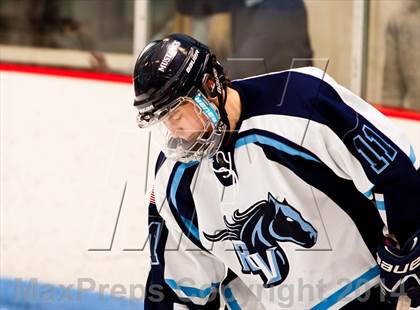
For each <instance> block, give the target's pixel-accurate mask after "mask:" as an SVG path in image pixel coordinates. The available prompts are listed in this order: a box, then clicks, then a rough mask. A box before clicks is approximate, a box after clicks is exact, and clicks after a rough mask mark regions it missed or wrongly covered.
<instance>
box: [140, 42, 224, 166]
mask: <svg viewBox="0 0 420 310" xmlns="http://www.w3.org/2000/svg"><path fill="white" fill-rule="evenodd" d="M133 79H134V90H135V99H134V106H135V107H136V108H137V109H138V116H137V124H138V126H139V127H140V128H145V127H149V126H151V125H153V124H155V123H160V124H161V123H162V122H161V121H162V120H164V119H165V118H166V117H168V115H170V114H171V112H173V111H175V110H176V109H177V108H178V107H180V106H181V105H183V104H186V103H189V104H192V105H194V106H195V109H196V110H197V113H199V114H202V115H205V116H206V118H207V119H208V122H207V121H206V122H204V123H203V127H202V128H201V129H200V132H199V133H197V135H194V139H189V140H186V139H183V138H180V137H177V136H174V135H173V133H172V134H171V133H170V132H169V131H166V132H165V137H166V141H165V146H164V148H163V151H164V153H165V155H166V156H167V157H170V158H173V159H175V160H179V161H184V162H188V161H191V160H200V159H202V158H204V157H209V156H212V155H213V154H214V153H215V152H216V151H217V149H218V148H219V146H220V144H221V141H222V139H223V136H224V133H225V131H226V129H227V124H228V121H227V116H226V112H225V110H224V103H225V100H226V85H227V81H226V79H225V77H224V72H223V68H222V66H221V65H220V64H219V62H218V61H217V59H216V57H215V56H214V55H213V54H211V52H210V50H209V48H208V47H207V46H205V45H204V44H202V43H200V42H198V41H197V40H195V39H194V38H192V37H189V36H187V35H184V34H172V35H170V36H168V37H167V38H164V39H163V40H156V41H153V42H151V43H150V44H149V45H147V46H146V47H145V48H144V49H143V51H142V52H141V53H140V55H139V57H138V58H137V61H136V64H135V67H134V73H133ZM209 79H211V80H212V81H213V82H214V83H207V81H208V80H209ZM208 85H213V87H209V86H208ZM212 98H218V102H219V106H216V105H215V104H214V103H213V102H212V101H211V100H209V99H212ZM201 119H203V117H201ZM161 127H162V126H161Z"/></svg>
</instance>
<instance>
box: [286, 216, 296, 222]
mask: <svg viewBox="0 0 420 310" xmlns="http://www.w3.org/2000/svg"><path fill="white" fill-rule="evenodd" d="M286 221H288V222H294V221H295V220H294V219H292V218H290V217H286Z"/></svg>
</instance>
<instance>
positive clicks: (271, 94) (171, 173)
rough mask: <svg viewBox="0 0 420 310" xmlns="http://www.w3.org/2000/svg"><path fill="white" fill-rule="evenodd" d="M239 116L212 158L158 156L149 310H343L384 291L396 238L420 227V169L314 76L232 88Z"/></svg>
mask: <svg viewBox="0 0 420 310" xmlns="http://www.w3.org/2000/svg"><path fill="white" fill-rule="evenodd" d="M232 88H234V89H235V90H237V91H238V92H239V95H240V98H241V105H242V113H241V118H240V121H239V123H238V125H237V128H236V131H235V132H234V133H232V135H231V138H230V140H229V143H228V144H227V145H225V146H224V147H223V148H222V149H221V150H220V151H219V152H218V153H217V154H216V155H215V156H214V157H213V158H212V159H206V160H203V161H202V162H190V163H180V162H174V161H171V160H168V159H165V157H164V156H163V155H161V156H160V157H159V159H158V163H157V167H156V177H155V187H154V194H153V195H152V199H151V203H150V206H149V231H150V247H151V266H152V268H151V272H150V275H149V279H148V285H147V286H148V292H147V296H146V300H145V307H146V309H187V308H189V309H218V308H219V307H223V306H224V305H225V306H226V307H227V308H228V309H235V310H236V309H252V310H255V309H328V308H331V309H337V308H340V307H341V306H343V305H344V304H346V303H348V302H350V301H351V300H353V299H355V298H356V297H358V296H360V295H361V294H362V293H363V292H365V291H366V290H368V289H369V288H371V287H372V286H374V285H376V284H377V283H378V280H379V269H378V267H377V264H376V262H375V252H376V248H377V246H378V244H379V243H380V242H381V238H382V234H383V232H384V230H385V232H387V231H388V230H389V231H390V232H391V233H393V234H395V235H396V236H397V238H398V239H399V240H405V239H407V238H408V237H409V236H410V235H411V234H412V233H414V232H415V231H416V230H417V229H418V228H419V227H420V214H419V207H418V206H419V202H420V174H419V160H418V158H417V157H416V156H415V154H414V151H413V148H412V147H411V146H410V144H409V142H408V140H407V138H406V137H405V136H404V135H403V134H402V132H401V131H400V130H399V129H398V128H396V127H395V126H394V125H393V124H392V123H391V122H390V121H389V120H388V119H387V118H386V117H385V116H383V115H382V114H381V113H379V112H378V111H377V110H376V109H374V108H373V107H372V106H370V105H369V104H368V103H366V102H364V101H363V100H362V99H360V98H359V97H357V96H356V95H354V94H352V93H351V92H350V91H348V90H347V89H345V88H344V87H342V86H340V85H339V84H337V83H336V82H335V81H334V80H333V79H332V78H331V77H329V76H328V75H326V74H325V75H324V72H322V71H321V70H319V69H317V68H313V67H307V68H301V69H296V70H289V71H282V72H278V73H271V74H267V75H262V76H257V77H252V78H248V79H244V80H238V81H234V82H233V83H232Z"/></svg>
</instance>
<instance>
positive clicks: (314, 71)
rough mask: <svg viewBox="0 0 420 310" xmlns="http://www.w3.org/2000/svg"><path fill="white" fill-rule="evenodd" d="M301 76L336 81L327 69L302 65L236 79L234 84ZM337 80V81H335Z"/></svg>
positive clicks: (248, 83) (302, 77)
mask: <svg viewBox="0 0 420 310" xmlns="http://www.w3.org/2000/svg"><path fill="white" fill-rule="evenodd" d="M299 77H300V78H301V79H305V78H306V79H308V80H311V79H319V80H327V82H329V81H331V82H332V81H334V80H333V79H332V78H331V77H330V76H329V75H328V74H327V73H326V71H325V70H322V69H320V68H318V67H313V66H309V67H301V68H294V69H288V70H282V71H274V72H269V73H265V74H260V75H253V76H249V77H246V78H243V79H236V80H233V81H232V85H241V84H246V85H250V84H253V83H254V84H258V83H262V82H266V81H267V80H279V79H288V80H289V82H293V81H290V79H291V78H299ZM334 82H335V81H334Z"/></svg>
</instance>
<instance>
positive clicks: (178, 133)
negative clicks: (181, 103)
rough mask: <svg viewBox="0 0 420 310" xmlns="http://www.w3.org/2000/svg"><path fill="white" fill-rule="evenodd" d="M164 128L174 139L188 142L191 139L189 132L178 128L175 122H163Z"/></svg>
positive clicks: (180, 127)
mask: <svg viewBox="0 0 420 310" xmlns="http://www.w3.org/2000/svg"><path fill="white" fill-rule="evenodd" d="M165 126H166V128H167V129H168V130H169V132H170V133H171V136H172V137H174V138H181V139H184V140H187V141H189V139H191V132H190V131H189V130H186V129H184V128H183V127H182V126H179V125H178V124H177V123H176V122H173V121H170V120H165Z"/></svg>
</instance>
